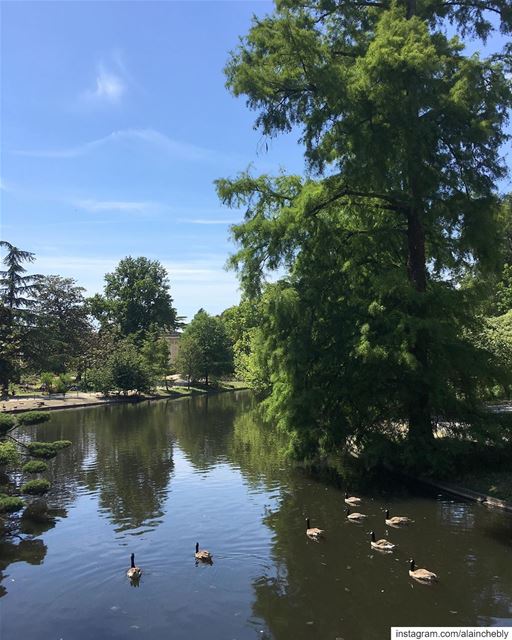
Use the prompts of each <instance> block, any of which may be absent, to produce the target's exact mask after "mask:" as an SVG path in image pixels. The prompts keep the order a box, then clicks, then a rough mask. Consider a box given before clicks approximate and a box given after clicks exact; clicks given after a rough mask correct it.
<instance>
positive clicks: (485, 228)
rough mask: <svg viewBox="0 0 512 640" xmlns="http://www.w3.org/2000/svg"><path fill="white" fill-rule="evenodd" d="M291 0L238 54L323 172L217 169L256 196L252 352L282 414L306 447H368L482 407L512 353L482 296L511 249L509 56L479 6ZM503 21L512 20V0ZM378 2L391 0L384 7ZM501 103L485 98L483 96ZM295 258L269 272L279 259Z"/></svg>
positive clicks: (249, 288) (243, 257)
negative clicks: (504, 200) (485, 54)
mask: <svg viewBox="0 0 512 640" xmlns="http://www.w3.org/2000/svg"><path fill="white" fill-rule="evenodd" d="M370 4H371V5H372V6H369V4H368V3H362V4H357V3H342V4H340V3H331V2H324V1H323V0H318V1H317V0H313V2H308V3H303V2H291V1H289V2H288V1H287V0H282V1H281V2H278V3H277V5H276V9H275V11H274V13H273V14H272V15H270V16H268V17H266V18H264V19H257V20H256V19H255V20H254V21H253V24H252V27H251V29H250V31H249V33H248V34H247V35H246V36H245V37H244V38H243V40H242V42H241V45H240V46H239V48H238V49H237V50H236V51H235V52H234V53H233V55H232V57H231V60H230V62H229V63H228V66H227V68H226V73H227V79H228V86H229V88H230V89H231V90H232V91H233V93H234V94H235V95H241V94H244V95H246V96H247V100H248V104H249V106H250V107H251V108H253V109H255V110H257V112H258V115H257V120H256V124H257V126H258V127H260V128H261V130H262V131H263V133H264V134H266V135H268V136H273V135H277V134H279V133H281V132H287V131H291V130H294V129H297V128H298V129H299V130H300V132H301V140H302V141H303V142H304V144H305V157H306V161H307V163H308V165H309V168H310V169H311V172H310V174H309V175H310V176H311V175H316V180H313V179H312V178H308V179H301V178H299V177H297V176H287V175H285V174H281V175H278V176H276V177H274V178H273V177H269V176H259V177H253V176H251V175H250V174H248V173H244V174H241V175H240V176H238V178H237V179H235V180H219V181H217V189H218V193H219V196H220V198H221V200H222V201H223V202H224V203H225V204H227V205H229V206H234V207H244V208H245V209H246V217H245V220H244V222H243V223H242V224H240V225H236V226H235V227H233V230H232V233H233V238H234V240H235V241H236V242H237V244H238V245H239V251H238V253H237V254H236V255H235V256H234V257H233V259H232V265H233V266H234V267H235V268H237V269H238V270H239V272H240V277H241V281H242V285H243V289H244V291H245V292H246V293H247V294H248V295H250V296H252V297H253V298H255V299H258V298H259V297H260V304H261V307H260V309H261V314H262V319H261V321H260V322H259V323H258V325H257V326H256V327H255V329H254V332H253V335H251V337H250V345H251V347H250V348H251V349H252V350H253V355H251V356H250V359H249V362H250V363H251V365H252V366H253V372H254V375H255V378H256V379H257V380H259V381H260V383H261V384H262V388H266V389H267V392H268V393H269V395H268V397H267V399H266V400H265V403H264V408H265V411H266V414H267V417H268V418H271V419H272V421H273V422H274V423H277V424H278V425H280V426H282V427H285V428H286V429H287V430H288V432H289V433H290V435H291V441H292V445H293V448H294V449H295V451H296V453H297V454H298V455H300V456H304V455H310V454H315V453H327V452H330V451H337V450H339V449H341V448H343V447H344V446H346V445H347V444H350V445H351V446H353V444H354V442H357V443H359V445H360V446H363V445H364V444H366V443H367V442H368V441H370V440H371V439H373V438H374V437H375V436H376V434H378V432H379V431H381V430H382V429H383V426H384V425H385V424H394V425H397V424H398V423H402V424H407V423H408V425H409V436H410V440H411V441H414V443H415V445H416V446H415V447H412V451H413V452H414V451H415V450H418V446H419V445H421V446H422V452H423V457H424V458H426V459H427V462H428V458H429V453H428V452H429V451H431V452H432V451H433V444H434V442H433V424H435V422H436V420H437V419H439V417H442V418H449V419H452V417H454V416H456V415H458V414H462V415H468V414H469V413H470V412H471V411H474V410H475V408H476V406H477V405H478V402H479V400H480V395H479V394H480V392H481V389H482V388H483V387H485V386H489V385H490V384H492V381H493V380H494V381H496V380H497V379H499V377H500V375H501V372H500V371H499V370H498V369H499V367H497V363H496V362H494V361H493V358H492V353H491V351H490V350H489V348H488V347H487V346H486V345H485V344H476V343H475V341H474V340H472V339H471V336H472V335H477V334H478V333H479V331H481V330H482V324H483V323H482V321H481V320H480V319H479V318H478V316H477V314H475V312H474V310H475V308H476V305H477V303H479V300H478V298H477V295H476V287H475V286H474V282H475V279H476V277H477V276H479V275H480V274H482V273H485V272H488V271H490V270H492V269H494V268H496V263H497V255H496V251H495V250H494V249H495V246H496V243H497V239H498V238H499V235H500V233H501V230H500V224H499V223H498V217H499V210H500V201H499V199H498V198H497V196H496V185H497V181H498V180H499V179H500V178H502V177H503V176H504V175H505V172H506V168H505V165H504V163H503V160H502V158H501V154H500V153H499V149H500V146H501V145H502V144H503V142H504V141H505V140H506V132H505V130H504V124H505V123H506V117H507V116H506V112H507V108H509V107H510V106H511V105H512V91H511V86H510V82H509V81H508V77H507V73H508V71H509V70H508V68H507V64H508V63H507V59H506V57H499V56H495V57H491V58H489V59H481V58H480V57H479V56H478V55H473V56H471V57H466V56H465V55H464V51H463V49H464V47H463V44H462V43H461V41H460V40H459V39H458V38H452V39H448V38H447V36H446V32H445V26H446V23H445V21H446V20H448V21H451V22H452V23H453V25H454V26H455V28H458V29H459V30H460V31H461V32H464V33H470V32H471V33H474V34H476V35H479V36H484V35H487V34H488V33H489V32H490V31H491V30H492V28H493V25H492V24H491V23H490V22H488V21H487V19H486V17H485V16H484V15H483V13H482V12H481V11H480V10H479V9H478V8H474V7H473V9H472V10H463V9H462V8H461V7H460V6H459V7H456V6H453V7H452V8H448V7H446V5H445V4H444V5H442V6H441V4H442V3H437V2H436V1H433V2H430V1H429V2H420V1H418V2H416V3H409V2H405V1H402V0H399V1H398V2H394V3H387V2H385V3H377V4H375V3H370ZM488 4H489V5H492V7H495V8H497V10H499V11H501V14H500V16H501V25H500V26H501V28H502V29H503V30H504V31H510V30H511V29H512V12H511V11H510V10H508V9H506V7H505V5H506V3H505V2H503V1H502V0H496V1H494V2H491V3H488ZM377 5H378V6H377ZM483 114H485V115H483ZM272 271H274V272H278V273H279V275H281V276H282V274H283V273H284V274H285V276H284V277H281V279H280V280H279V281H278V282H277V283H275V284H272V285H265V277H266V275H267V274H268V273H269V272H272Z"/></svg>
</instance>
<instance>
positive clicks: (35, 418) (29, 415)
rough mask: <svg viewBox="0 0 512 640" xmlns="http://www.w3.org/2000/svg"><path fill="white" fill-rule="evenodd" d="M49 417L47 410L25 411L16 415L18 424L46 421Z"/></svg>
mask: <svg viewBox="0 0 512 640" xmlns="http://www.w3.org/2000/svg"><path fill="white" fill-rule="evenodd" d="M49 419H50V412H49V411H27V412H26V413H20V414H19V415H18V422H19V424H39V423H40V422H48V420H49Z"/></svg>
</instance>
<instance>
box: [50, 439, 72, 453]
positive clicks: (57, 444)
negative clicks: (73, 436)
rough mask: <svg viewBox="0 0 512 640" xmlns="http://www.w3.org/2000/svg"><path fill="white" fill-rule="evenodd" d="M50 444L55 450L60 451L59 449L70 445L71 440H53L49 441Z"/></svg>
mask: <svg viewBox="0 0 512 640" xmlns="http://www.w3.org/2000/svg"><path fill="white" fill-rule="evenodd" d="M50 444H51V445H52V447H54V448H55V449H56V450H57V451H60V450H61V449H66V448H67V447H70V446H71V444H72V442H71V440H55V442H50Z"/></svg>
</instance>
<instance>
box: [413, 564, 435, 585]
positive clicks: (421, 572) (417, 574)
mask: <svg viewBox="0 0 512 640" xmlns="http://www.w3.org/2000/svg"><path fill="white" fill-rule="evenodd" d="M409 562H410V565H409V575H410V576H411V578H414V579H415V580H418V582H424V583H432V582H437V581H438V580H439V578H438V577H437V575H436V574H435V573H432V571H428V569H416V564H415V562H414V560H412V559H411V560H410V561H409Z"/></svg>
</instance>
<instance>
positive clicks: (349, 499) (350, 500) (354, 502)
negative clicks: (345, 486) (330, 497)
mask: <svg viewBox="0 0 512 640" xmlns="http://www.w3.org/2000/svg"><path fill="white" fill-rule="evenodd" d="M345 504H348V505H349V506H351V507H356V506H358V505H360V504H361V498H357V497H356V496H349V495H348V491H345Z"/></svg>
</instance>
